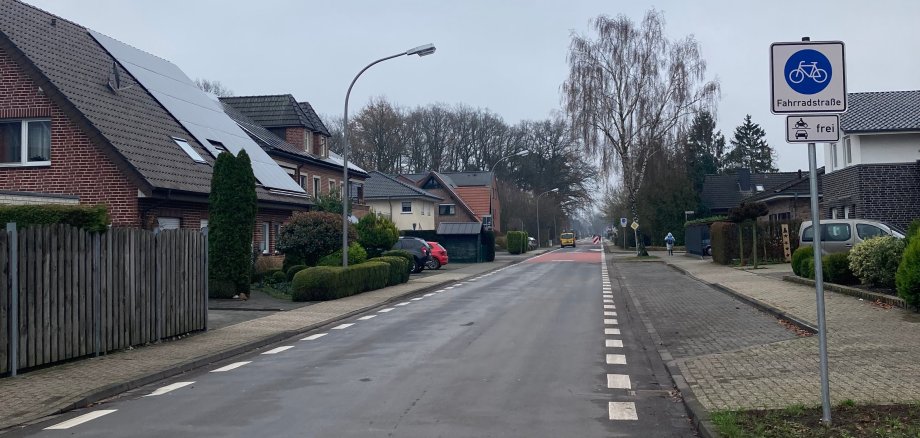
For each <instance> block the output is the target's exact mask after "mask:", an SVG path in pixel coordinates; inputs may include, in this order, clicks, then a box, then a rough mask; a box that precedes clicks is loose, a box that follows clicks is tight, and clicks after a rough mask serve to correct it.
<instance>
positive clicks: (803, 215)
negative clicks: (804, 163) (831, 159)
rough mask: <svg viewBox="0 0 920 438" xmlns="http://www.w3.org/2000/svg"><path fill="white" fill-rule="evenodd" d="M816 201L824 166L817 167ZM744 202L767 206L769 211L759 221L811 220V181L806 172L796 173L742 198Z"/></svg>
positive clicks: (819, 199) (819, 197) (819, 194)
mask: <svg viewBox="0 0 920 438" xmlns="http://www.w3.org/2000/svg"><path fill="white" fill-rule="evenodd" d="M817 176H818V202H820V201H821V182H822V181H823V179H824V168H823V167H821V168H819V169H817ZM744 202H760V203H763V204H764V205H766V206H767V209H769V213H767V215H766V216H764V217H762V218H760V220H761V221H770V222H773V221H783V220H803V221H810V220H811V183H810V181H809V175H808V172H802V171H801V170H800V171H798V174H797V175H796V176H794V177H793V178H791V179H790V180H789V181H786V182H784V183H782V184H779V185H777V186H774V187H771V188H768V189H765V190H763V191H761V192H758V193H755V194H753V195H751V196H748V197H747V198H745V199H744Z"/></svg>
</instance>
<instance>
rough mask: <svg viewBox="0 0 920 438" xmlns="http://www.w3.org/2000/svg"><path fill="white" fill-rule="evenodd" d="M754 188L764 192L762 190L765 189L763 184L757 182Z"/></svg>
mask: <svg viewBox="0 0 920 438" xmlns="http://www.w3.org/2000/svg"><path fill="white" fill-rule="evenodd" d="M754 188H755V189H756V190H757V191H758V192H762V191H763V184H757V185H756V186H754Z"/></svg>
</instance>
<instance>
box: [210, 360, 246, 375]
mask: <svg viewBox="0 0 920 438" xmlns="http://www.w3.org/2000/svg"><path fill="white" fill-rule="evenodd" d="M248 363H252V361H251V360H247V361H245V362H234V363H232V364H230V365H227V366H222V367H220V368H218V369H216V370H212V371H211V372H212V373H223V372H226V371H230V370H235V369H237V368H239V367H241V366H243V365H246V364H248Z"/></svg>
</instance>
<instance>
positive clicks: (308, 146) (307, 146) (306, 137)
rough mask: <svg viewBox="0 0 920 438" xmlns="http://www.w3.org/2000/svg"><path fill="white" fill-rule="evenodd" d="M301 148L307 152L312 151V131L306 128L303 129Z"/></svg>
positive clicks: (310, 152)
mask: <svg viewBox="0 0 920 438" xmlns="http://www.w3.org/2000/svg"><path fill="white" fill-rule="evenodd" d="M303 150H304V151H306V152H307V153H309V154H312V153H313V132H311V131H310V130H308V129H304V130H303Z"/></svg>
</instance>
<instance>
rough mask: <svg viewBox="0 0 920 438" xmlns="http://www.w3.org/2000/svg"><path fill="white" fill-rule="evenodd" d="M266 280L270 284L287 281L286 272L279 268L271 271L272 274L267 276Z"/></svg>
mask: <svg viewBox="0 0 920 438" xmlns="http://www.w3.org/2000/svg"><path fill="white" fill-rule="evenodd" d="M268 280H269V282H270V283H271V284H278V283H284V282H285V281H287V274H285V273H284V271H282V270H280V269H279V270H277V271H273V272H272V274H271V275H270V276H268Z"/></svg>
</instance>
